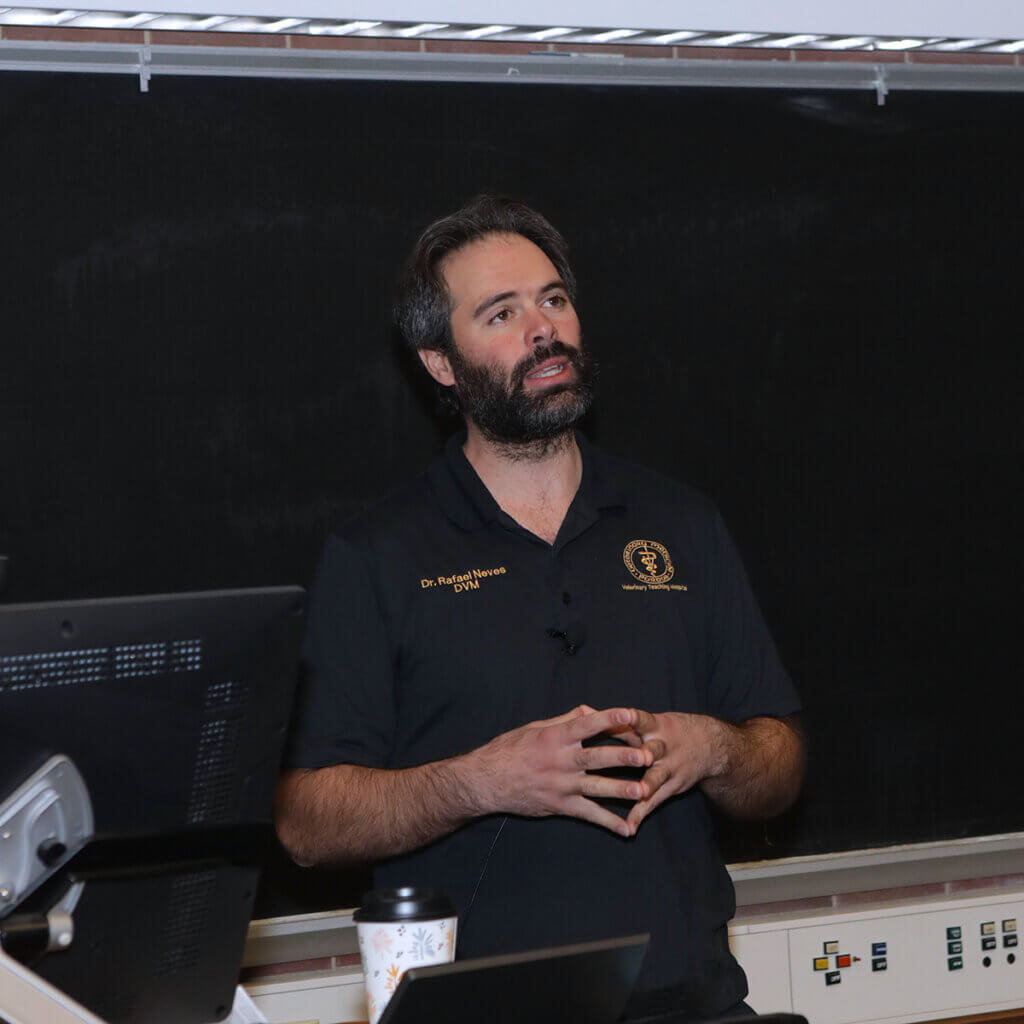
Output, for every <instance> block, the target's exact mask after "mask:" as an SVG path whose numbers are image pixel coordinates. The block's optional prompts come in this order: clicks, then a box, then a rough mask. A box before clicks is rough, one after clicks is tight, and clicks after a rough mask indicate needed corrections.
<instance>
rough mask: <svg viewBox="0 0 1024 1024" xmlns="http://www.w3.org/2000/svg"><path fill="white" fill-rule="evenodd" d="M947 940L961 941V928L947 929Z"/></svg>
mask: <svg viewBox="0 0 1024 1024" xmlns="http://www.w3.org/2000/svg"><path fill="white" fill-rule="evenodd" d="M946 938H947V939H959V938H960V928H959V927H956V928H947V929H946Z"/></svg>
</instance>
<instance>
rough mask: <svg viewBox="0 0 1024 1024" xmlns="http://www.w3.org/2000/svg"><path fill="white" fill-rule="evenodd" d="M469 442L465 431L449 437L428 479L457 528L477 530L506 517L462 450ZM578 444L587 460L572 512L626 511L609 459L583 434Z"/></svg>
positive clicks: (586, 515) (587, 515)
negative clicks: (620, 509)
mask: <svg viewBox="0 0 1024 1024" xmlns="http://www.w3.org/2000/svg"><path fill="white" fill-rule="evenodd" d="M465 441H466V432H465V430H458V431H456V432H455V433H454V434H453V435H452V436H451V437H449V438H448V441H447V443H446V444H445V446H444V452H443V453H442V455H441V456H440V458H438V459H436V460H435V461H434V463H433V464H432V465H431V467H430V469H429V470H428V472H427V476H428V479H429V480H430V483H431V485H432V487H433V489H434V493H435V494H436V495H437V498H438V500H439V501H440V503H441V508H442V510H443V511H444V513H445V515H446V516H448V518H449V519H450V520H451V521H452V522H453V523H455V524H456V525H457V526H461V527H462V528H463V529H466V530H474V529H479V528H481V527H483V526H486V525H487V524H488V523H492V522H498V521H502V520H504V519H505V518H506V516H505V513H504V512H502V510H501V507H500V506H499V505H498V503H497V502H496V501H495V500H494V497H493V495H492V494H491V492H490V491H489V490H487V487H486V485H485V484H484V482H483V481H482V480H481V479H480V477H479V476H477V473H476V470H475V469H473V467H472V465H470V462H469V460H468V459H467V458H466V453H465V452H464V451H463V449H462V446H463V444H464V443H465ZM576 443H577V444H578V445H579V448H580V454H581V456H582V458H583V477H582V479H581V480H580V486H579V490H578V491H577V492H576V496H575V498H573V501H572V505H571V506H570V510H569V511H570V513H575V514H576V515H578V516H581V517H583V518H584V519H590V520H592V519H596V518H597V516H598V513H600V512H603V511H605V510H611V509H617V508H625V507H626V499H625V494H624V492H623V490H622V487H621V485H620V484H619V481H618V480H617V479H616V478H615V476H616V474H615V473H614V471H613V467H612V466H610V465H609V460H608V457H607V456H606V455H605V454H604V453H603V452H602V451H601V450H600V449H599V448H596V447H595V446H594V445H592V444H591V443H590V442H589V441H588V440H587V439H586V438H585V437H584V436H583V434H581V433H580V432H579V431H576Z"/></svg>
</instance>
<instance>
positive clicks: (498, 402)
mask: <svg viewBox="0 0 1024 1024" xmlns="http://www.w3.org/2000/svg"><path fill="white" fill-rule="evenodd" d="M553 356H565V357H566V358H567V359H568V361H569V365H571V366H572V367H573V369H574V370H575V379H574V380H569V381H566V382H565V383H563V384H555V385H552V386H551V387H549V388H544V389H543V390H539V391H537V392H536V393H533V394H531V393H530V392H529V391H528V390H527V389H526V387H525V381H526V375H527V374H528V373H531V372H532V371H533V370H535V369H536V368H537V367H538V366H539V365H540V364H541V363H542V362H544V360H545V359H550V358H552V357H553ZM448 360H449V363H450V364H451V368H452V373H453V375H454V376H455V393H456V395H457V396H458V400H459V406H460V408H461V410H462V413H463V414H464V415H465V416H466V417H467V418H469V419H472V421H473V422H474V423H475V424H476V425H477V427H478V428H479V429H480V433H481V434H483V436H484V437H485V438H486V439H487V440H488V441H490V442H491V443H492V444H494V445H497V446H499V447H501V448H502V449H504V451H505V454H506V455H510V456H512V457H518V458H538V457H542V456H544V455H546V454H548V453H549V452H551V451H552V450H553V449H555V448H557V447H559V446H560V443H561V442H563V441H564V439H566V438H567V437H568V435H569V434H570V432H571V430H572V427H573V426H574V425H575V424H576V423H577V422H578V421H579V420H580V419H582V418H583V416H584V415H586V413H587V411H588V410H589V409H590V406H591V403H592V402H593V400H594V386H595V384H596V382H597V366H596V364H595V363H594V361H593V359H591V358H590V357H589V356H588V355H587V354H586V353H585V352H584V351H583V349H577V348H572V347H571V346H569V345H566V344H565V343H564V342H561V341H552V342H551V343H550V344H548V345H544V346H539V347H537V348H535V349H534V350H533V352H531V353H530V355H528V356H527V357H525V358H524V359H521V360H520V361H519V362H518V363H516V365H515V367H513V369H512V372H511V374H509V377H508V379H507V380H506V379H505V375H504V373H503V372H502V371H501V370H500V369H499V368H498V367H496V366H494V365H490V364H486V363H470V362H469V361H468V360H466V359H465V357H464V356H463V355H462V353H461V352H459V351H458V349H457V348H455V347H454V346H452V349H451V351H450V352H449V353H448Z"/></svg>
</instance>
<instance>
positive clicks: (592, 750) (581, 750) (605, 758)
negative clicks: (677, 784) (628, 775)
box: [572, 743, 654, 772]
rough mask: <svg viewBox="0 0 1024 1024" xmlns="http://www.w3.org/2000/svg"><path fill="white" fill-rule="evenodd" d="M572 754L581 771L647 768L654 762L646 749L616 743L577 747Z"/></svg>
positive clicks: (574, 762)
mask: <svg viewBox="0 0 1024 1024" xmlns="http://www.w3.org/2000/svg"><path fill="white" fill-rule="evenodd" d="M572 754H573V764H574V765H575V766H576V768H577V769H578V770H579V771H581V772H596V771H600V770H601V769H602V768H648V767H650V766H651V765H652V764H654V758H653V757H651V754H650V751H648V750H639V749H637V750H635V749H633V747H623V746H620V745H619V744H617V743H609V744H605V745H604V746H600V747H578V748H577V749H575V750H574V751H572Z"/></svg>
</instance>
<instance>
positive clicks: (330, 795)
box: [277, 196, 802, 1017]
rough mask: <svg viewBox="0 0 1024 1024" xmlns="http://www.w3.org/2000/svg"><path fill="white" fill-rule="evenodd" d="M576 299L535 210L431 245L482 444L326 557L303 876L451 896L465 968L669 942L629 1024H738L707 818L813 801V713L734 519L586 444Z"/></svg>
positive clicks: (306, 778)
mask: <svg viewBox="0 0 1024 1024" xmlns="http://www.w3.org/2000/svg"><path fill="white" fill-rule="evenodd" d="M574 295H575V283H574V280H573V277H572V273H571V271H570V268H569V265H568V261H567V258H566V246H565V243H564V241H563V239H562V237H561V236H560V235H559V234H558V232H557V231H555V229H554V228H552V227H551V225H550V224H548V223H547V221H545V220H544V218H543V217H541V216H540V215H539V214H537V213H536V212H534V211H533V210H531V209H529V208H528V207H525V206H523V205H522V204H519V203H515V202H512V201H509V200H502V199H497V198H494V197H486V196H484V197H478V198H477V199H475V200H474V201H472V202H471V203H470V204H468V205H467V206H466V207H465V208H464V209H462V210H460V211H458V212H457V213H455V214H453V215H452V216H450V217H447V218H444V219H443V220H441V221H438V222H436V223H435V224H433V225H431V226H430V227H429V228H428V229H427V230H426V232H424V234H423V235H422V236H421V238H420V240H419V242H418V243H417V245H416V248H415V249H414V251H413V254H412V256H411V258H410V260H409V263H408V266H407V269H406V272H405V276H404V278H403V283H402V287H401V291H400V296H399V301H398V307H397V319H398V323H399V325H400V327H401V329H402V331H403V333H404V335H405V337H406V339H407V340H408V341H409V343H410V344H411V345H412V346H413V347H414V348H415V349H416V351H417V352H418V354H419V358H420V359H421V360H422V362H423V365H424V367H425V368H426V370H427V372H428V373H429V374H430V376H431V377H432V378H433V380H434V381H435V382H436V383H437V385H438V387H439V388H440V389H441V393H442V395H443V396H445V398H446V399H448V400H449V401H455V402H457V404H458V408H459V409H460V410H461V412H462V415H463V418H464V420H465V432H464V433H461V434H458V435H456V436H455V437H454V438H452V439H451V440H450V441H449V443H448V446H447V448H446V450H445V453H444V455H443V456H442V457H441V458H440V459H439V460H438V461H437V462H435V463H434V464H433V465H432V466H431V467H430V469H429V470H428V472H427V473H426V474H425V475H424V476H423V477H422V478H420V479H418V480H416V481H414V482H413V483H412V484H410V485H408V486H406V487H405V488H404V489H402V490H400V491H399V492H398V493H397V494H395V495H393V496H392V497H391V498H389V499H387V500H386V501H384V502H383V503H382V504H381V505H380V506H379V507H378V508H376V509H374V510H373V511H372V512H371V513H369V514H367V515H365V516H362V517H359V518H358V519H357V520H356V521H355V522H353V523H350V524H349V525H348V526H346V527H345V528H344V529H343V530H342V531H341V532H340V533H339V534H337V535H335V536H334V537H333V538H332V539H331V540H330V542H329V543H328V546H327V549H326V552H325V555H324V560H323V563H322V565H321V568H320V572H319V576H318V579H317V583H316V586H315V588H314V596H313V600H312V604H311V610H310V622H309V634H308V638H307V646H306V655H307V662H308V675H309V678H308V688H307V692H306V696H305V698H304V700H303V702H302V704H301V707H300V712H299V721H298V726H297V734H296V739H295V742H294V745H293V751H292V754H291V758H290V763H291V765H292V767H291V769H290V770H289V771H288V772H286V773H285V775H284V776H283V778H282V781H281V785H280V789H279V793H278V801H277V822H278V830H279V834H280V836H281V839H282V841H283V842H284V844H285V846H286V847H287V848H288V849H289V850H290V851H291V852H292V854H293V856H294V857H295V858H296V859H297V860H298V861H299V862H300V863H307V864H312V863H319V862H335V863H337V862H351V861H366V860H372V861H376V862H379V863H378V866H377V869H376V881H377V882H378V884H382V885H398V884H410V883H412V884H435V885H440V886H442V887H443V888H444V889H446V890H448V892H449V893H450V894H451V895H452V896H453V897H454V899H455V901H456V904H457V906H458V909H459V913H460V927H459V955H460V956H472V955H483V954H486V953H492V952H504V951H511V950H516V949H525V948H532V947H537V946H544V945H556V944H560V943H563V942H572V941H583V940H588V939H597V938H606V937H610V936H614V935H624V934H629V933H635V932H641V931H649V932H650V933H651V945H650V949H649V952H648V956H647V959H646V961H645V964H644V967H643V970H642V973H641V977H640V981H639V983H638V994H637V995H636V996H635V997H634V999H633V1001H632V1002H631V1006H630V1011H629V1012H630V1014H631V1015H633V1016H638V1015H643V1014H650V1013H654V1012H661V1011H663V1010H670V1009H680V1010H683V1011H685V1012H686V1013H688V1014H690V1015H692V1016H694V1017H709V1016H714V1015H721V1014H726V1013H729V1012H735V1010H736V1008H737V1007H738V1006H739V1005H741V1001H742V999H743V996H744V995H745V994H746V982H745V979H744V978H743V973H742V971H741V970H740V969H739V967H738V965H737V964H736V963H735V961H734V960H733V959H732V957H731V955H730V954H729V951H728V947H727V941H726V924H727V922H728V920H729V918H730V917H731V916H732V913H733V911H734V900H733V893H732V887H731V884H730V882H729V878H728V874H727V873H726V871H725V868H724V865H723V864H722V861H721V858H720V856H719V855H718V853H717V851H716V849H715V847H714V841H713V837H712V834H711V832H712V826H711V823H710V820H709V814H708V808H707V803H708V801H710V802H712V803H714V804H717V805H718V806H719V807H720V808H722V809H724V810H725V811H726V812H728V813H732V814H736V815H740V816H748V817H756V816H763V815H767V814H771V813H774V812H777V811H779V810H781V809H783V808H784V807H786V806H787V805H788V804H789V803H790V802H791V801H792V800H793V799H794V797H795V795H796V792H797V789H798V787H799V782H800V776H801V772H802V754H801V746H800V741H799V738H798V735H797V733H796V731H795V729H794V727H793V726H792V724H791V723H790V722H789V721H787V718H788V716H791V715H793V714H794V713H795V712H797V711H798V710H799V704H798V700H797V697H796V695H795V693H794V692H793V689H792V685H791V684H790V682H789V680H788V678H787V677H786V674H785V672H784V670H783V669H782V667H781V665H780V664H779V661H778V658H777V655H776V653H775V649H774V646H773V644H772V642H771V639H770V637H769V636H768V633H767V630H766V628H765V626H764V623H763V622H762V620H761V617H760V614H759V613H758V610H757V607H756V604H755V602H754V600H753V598H752V596H751V594H750V591H749V587H748V584H747V582H746V578H745V576H744V573H743V570H742V567H741V565H740V562H739V559H738V558H737V556H736V554H735V552H734V550H733V548H732V545H731V542H730V541H729V538H728V536H727V534H726V532H725V529H724V527H723V526H722V523H721V520H720V519H719V517H718V515H717V513H716V511H715V510H714V508H713V506H712V505H711V504H710V503H709V502H708V501H706V500H705V499H704V498H702V497H700V496H699V495H697V494H696V493H694V492H693V491H691V490H689V489H687V488H685V487H682V486H680V485H678V484H676V483H673V482H671V481H669V480H667V479H665V478H663V477H660V476H659V475H657V474H655V473H652V472H650V471H648V470H644V469H641V468H639V467H636V466H633V465H630V464H628V463H624V462H622V461H620V460H618V459H613V458H611V457H609V456H607V455H605V454H603V453H601V452H600V451H598V450H597V449H595V448H594V447H592V446H591V445H589V444H588V443H587V441H586V440H585V439H584V438H583V437H582V436H581V435H578V434H576V433H575V432H574V430H573V425H574V424H575V423H576V422H577V421H578V420H579V419H580V417H581V416H582V415H583V414H584V413H585V412H586V411H587V409H588V408H589V405H590V402H591V398H592V395H593V383H594V369H593V366H592V363H591V361H590V359H589V357H588V356H587V354H586V352H585V350H584V349H583V347H582V344H581V337H580V325H579V321H578V319H577V316H576V311H575V308H574V305H573V300H574Z"/></svg>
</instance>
